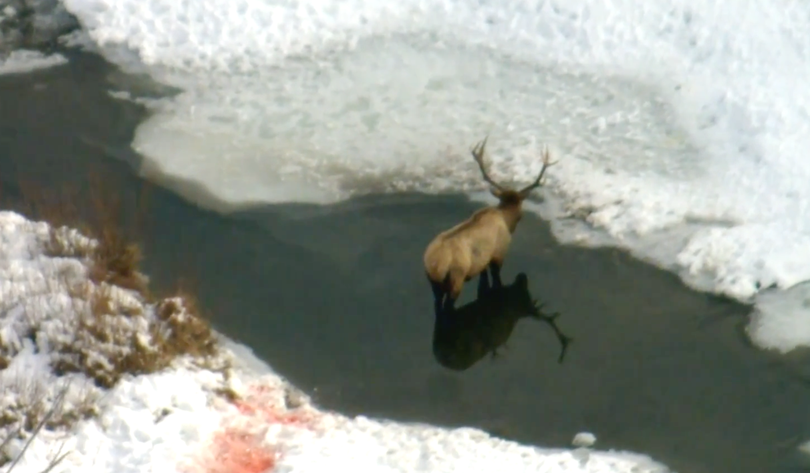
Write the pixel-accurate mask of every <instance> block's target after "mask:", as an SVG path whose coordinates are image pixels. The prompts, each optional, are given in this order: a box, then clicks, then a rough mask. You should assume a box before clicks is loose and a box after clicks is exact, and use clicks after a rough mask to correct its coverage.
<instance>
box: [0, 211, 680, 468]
mask: <svg viewBox="0 0 810 473" xmlns="http://www.w3.org/2000/svg"><path fill="white" fill-rule="evenodd" d="M49 235H51V232H50V231H49V227H48V226H47V224H45V223H42V222H40V223H35V222H31V221H28V220H26V219H25V218H23V217H22V216H20V215H18V214H15V213H11V212H0V300H2V312H0V347H2V349H3V352H2V354H3V355H5V356H6V360H7V361H9V363H8V366H7V367H6V368H5V369H2V370H0V385H2V387H3V389H2V393H3V394H2V395H0V413H1V414H2V418H3V419H4V420H5V419H8V417H9V416H12V417H13V416H15V415H16V416H19V415H22V414H25V413H26V412H31V410H32V409H31V406H32V405H34V404H35V403H39V404H36V405H37V406H39V409H40V412H45V411H46V410H47V408H48V405H49V403H53V402H55V401H57V402H59V403H60V405H61V408H60V409H58V412H60V413H69V412H75V411H76V409H79V408H80V407H82V406H84V407H87V406H90V407H92V409H93V412H94V413H95V414H96V416H95V417H91V418H88V419H85V420H80V421H78V422H76V423H75V425H73V426H72V427H71V428H70V429H67V430H66V429H65V428H58V426H57V427H53V428H50V429H48V428H46V429H44V430H42V431H40V432H39V434H38V435H37V436H36V437H35V438H34V440H33V441H31V443H30V445H28V447H26V443H27V442H28V439H29V438H30V436H28V435H27V434H26V433H25V432H23V433H21V434H20V436H19V438H18V437H16V436H14V435H13V434H14V433H15V432H16V427H17V425H19V422H16V423H15V422H11V423H8V424H7V425H4V426H3V427H0V439H4V438H9V436H11V437H12V438H11V439H10V441H9V442H8V443H6V444H5V445H4V447H3V449H2V451H0V458H2V456H6V458H7V459H12V460H15V459H18V460H17V461H16V463H11V462H8V463H6V464H5V465H4V466H2V467H0V472H4V473H5V472H8V469H9V468H10V467H11V466H12V465H13V467H14V472H15V473H40V472H41V471H43V470H44V469H45V468H46V467H47V466H48V464H49V463H50V462H51V461H52V460H53V459H54V458H55V457H56V456H57V455H61V454H65V455H66V456H65V457H64V459H63V461H62V462H61V463H59V464H58V465H57V466H56V467H55V468H54V469H53V470H52V471H53V472H54V473H63V472H64V473H66V472H71V471H82V472H87V473H95V472H99V473H102V472H103V473H129V472H132V473H135V472H143V471H161V472H176V471H183V472H197V471H200V472H210V473H213V472H227V473H262V472H265V471H270V470H273V468H274V467H275V470H273V471H279V472H280V471H285V472H290V473H292V472H306V471H327V470H328V471H333V470H334V471H342V470H351V471H360V472H366V471H367V472H414V471H425V472H431V471H436V472H439V471H441V472H453V471H459V472H461V471H464V472H473V473H474V472H490V471H495V470H498V471H509V472H514V473H519V472H536V471H547V472H558V471H559V472H562V471H566V472H575V471H576V472H604V473H611V472H636V473H638V472H664V471H668V470H667V468H666V467H665V466H663V465H661V464H659V463H657V462H655V461H653V460H652V459H650V458H649V457H647V456H645V455H640V454H635V453H629V452H617V451H606V452H601V451H600V452H593V453H591V454H590V455H589V457H588V459H587V461H582V459H581V458H577V457H576V456H575V455H574V454H573V453H572V451H569V450H564V449H546V448H541V447H533V446H527V445H520V444H517V443H515V442H509V441H505V440H499V439H496V438H492V437H490V436H489V435H487V434H486V433H484V432H482V431H479V430H476V429H469V428H461V429H454V430H448V429H443V428H438V427H433V426H429V425H422V424H401V423H395V422H389V421H385V420H374V419H368V418H365V417H356V418H349V417H346V416H342V415H340V414H338V413H334V412H325V411H322V410H319V409H318V408H317V407H315V406H313V405H312V404H311V403H310V401H309V399H308V398H306V396H303V395H298V396H297V402H296V405H295V406H288V405H287V401H286V399H289V395H290V392H294V391H295V388H293V387H292V386H290V385H289V384H288V383H287V382H286V381H285V380H283V379H282V378H281V377H279V376H278V375H276V374H274V373H273V372H272V370H271V369H270V367H269V366H267V365H265V364H263V363H261V362H260V361H258V360H257V359H256V358H255V356H253V355H252V353H251V352H250V351H249V350H248V349H247V348H246V347H244V346H240V345H236V344H234V343H233V342H230V341H228V340H224V341H223V343H222V353H223V355H222V356H223V357H225V358H226V359H229V360H230V361H231V363H232V366H233V367H232V369H231V377H230V380H229V381H228V386H229V387H230V389H232V390H233V391H234V392H236V393H238V394H239V395H240V396H241V398H240V400H238V401H236V402H233V403H232V402H228V401H226V400H225V398H224V397H222V396H217V395H215V394H214V391H215V389H217V388H221V387H223V384H222V383H223V381H222V375H221V373H216V372H212V371H208V370H206V369H203V368H199V367H195V366H193V365H192V364H191V363H189V362H188V361H184V360H182V359H181V360H179V361H178V363H176V364H175V365H173V366H172V367H171V368H168V369H166V370H163V371H160V372H157V373H154V374H148V375H140V376H127V377H124V378H122V379H121V380H120V381H119V382H118V383H117V384H116V385H115V386H114V387H113V388H112V389H110V390H104V389H101V388H99V387H97V386H95V385H93V384H91V383H90V381H89V380H88V379H87V378H85V377H84V376H83V375H81V374H72V375H66V376H61V377H57V376H56V375H55V374H54V372H53V370H52V368H51V362H52V360H53V357H54V356H55V355H54V353H52V352H50V351H49V349H48V347H49V346H51V345H52V344H58V342H59V340H60V339H62V338H64V337H68V336H70V334H71V330H74V331H75V328H71V327H72V324H74V322H73V321H74V320H77V319H79V318H80V317H81V314H80V313H77V311H76V310H80V305H77V304H72V303H69V302H68V301H67V299H68V298H69V296H70V292H69V289H68V285H69V283H70V282H73V283H77V282H78V281H79V280H81V279H82V278H86V271H85V270H84V269H83V268H84V264H83V262H82V260H81V259H80V258H74V257H64V256H48V255H46V254H44V253H43V249H44V248H45V246H44V242H45V241H46V240H47V239H48V238H49ZM63 235H66V236H65V238H67V239H70V240H71V241H72V242H73V243H74V244H75V245H76V246H77V247H87V246H88V245H91V246H92V244H94V242H92V241H90V240H87V239H82V237H81V236H80V235H78V234H77V233H76V232H75V231H73V232H71V231H64V232H63ZM66 281H67V282H66ZM85 282H86V283H87V284H89V285H92V283H91V282H90V281H89V280H86V279H85ZM112 294H113V298H114V299H115V300H116V301H117V302H116V303H117V304H120V305H123V304H130V305H131V304H135V303H139V304H141V307H140V309H141V312H143V313H145V314H149V313H150V311H152V310H154V307H152V306H150V305H148V304H145V303H143V302H142V301H141V300H140V299H138V298H137V297H136V295H134V294H133V293H131V292H128V291H125V290H121V291H120V292H113V293H112ZM127 297H128V298H127ZM77 308H79V309H77ZM118 318H119V319H125V318H132V316H123V315H121V316H118ZM139 329H143V330H145V329H144V328H143V327H140V328H139ZM32 333H36V336H35V337H34V338H35V340H32ZM87 349H88V350H91V349H92V347H89V346H88V347H87ZM103 351H104V350H103V349H99V355H98V358H99V359H103V358H104V356H103ZM65 388H66V389H67V391H66V394H65V395H64V397H63V398H62V397H59V393H61V392H63V391H62V390H63V389H65ZM57 398H58V399H57ZM58 415H59V414H57V416H58ZM4 423H5V422H4ZM23 452H24V454H23V455H22V456H21V457H20V454H21V453H23ZM18 457H19V458H18Z"/></svg>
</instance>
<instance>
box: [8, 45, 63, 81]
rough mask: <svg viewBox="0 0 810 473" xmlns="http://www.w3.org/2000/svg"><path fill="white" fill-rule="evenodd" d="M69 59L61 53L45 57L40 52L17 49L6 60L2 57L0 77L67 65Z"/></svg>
mask: <svg viewBox="0 0 810 473" xmlns="http://www.w3.org/2000/svg"><path fill="white" fill-rule="evenodd" d="M67 62H68V61H67V58H65V57H64V56H62V55H61V54H59V53H54V54H48V55H45V54H43V53H41V52H39V51H32V50H27V49H17V50H15V51H12V52H11V53H9V55H8V56H6V57H5V58H2V57H0V75H3V74H22V73H25V72H31V71H35V70H38V69H47V68H49V67H54V66H61V65H62V64H67Z"/></svg>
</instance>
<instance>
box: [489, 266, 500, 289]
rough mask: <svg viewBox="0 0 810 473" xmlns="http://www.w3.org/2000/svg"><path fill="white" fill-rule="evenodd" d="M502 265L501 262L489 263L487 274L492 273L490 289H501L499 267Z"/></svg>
mask: <svg viewBox="0 0 810 473" xmlns="http://www.w3.org/2000/svg"><path fill="white" fill-rule="evenodd" d="M502 264H503V262H502V261H496V260H492V261H490V262H489V272H491V273H492V287H493V288H495V289H500V288H502V287H503V283H502V282H501V265H502Z"/></svg>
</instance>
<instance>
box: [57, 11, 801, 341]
mask: <svg viewBox="0 0 810 473" xmlns="http://www.w3.org/2000/svg"><path fill="white" fill-rule="evenodd" d="M64 4H65V6H66V8H67V9H68V10H69V11H70V12H71V13H73V14H75V15H76V16H77V17H78V18H79V20H80V22H81V23H82V25H83V28H84V31H85V33H86V34H87V35H88V36H89V37H90V38H91V39H92V41H94V44H95V45H96V46H98V47H99V48H100V51H102V53H103V54H105V56H106V57H107V58H108V59H110V60H111V61H113V62H116V63H117V64H119V65H121V66H122V67H124V68H125V69H127V70H130V71H136V72H147V73H149V74H150V75H151V76H152V77H153V78H154V79H156V80H158V81H159V82H163V83H166V84H170V85H173V86H177V87H179V88H181V89H182V90H183V92H182V93H181V94H179V95H176V96H173V97H171V98H164V99H160V100H155V101H153V102H152V103H151V107H152V108H153V111H154V114H153V115H152V116H151V117H150V118H149V119H147V120H146V121H145V122H144V123H142V124H141V126H140V127H139V128H138V130H137V133H136V135H135V138H134V141H133V146H134V147H135V149H136V150H138V151H139V152H140V153H142V154H143V155H145V157H146V159H145V162H144V164H143V168H142V169H141V170H140V172H141V173H142V174H143V175H144V176H146V177H148V178H150V179H152V180H155V181H157V182H159V183H161V184H164V185H166V186H168V187H171V188H173V189H175V190H176V191H177V192H179V193H181V194H182V195H184V196H185V197H186V198H188V199H190V200H194V201H197V202H198V203H201V204H203V205H206V206H208V207H210V208H213V209H216V210H219V211H224V212H227V211H232V210H235V209H239V208H242V207H245V206H249V205H254V204H260V203H273V202H283V201H309V202H317V203H329V202H335V201H338V200H341V199H345V198H348V197H350V196H351V195H354V194H357V193H364V192H369V191H396V190H420V191H424V192H443V191H470V192H472V191H477V190H480V189H482V183H481V180H480V178H479V177H478V175H477V170H476V168H475V166H474V165H473V164H472V161H471V159H470V158H469V154H468V148H469V146H470V145H472V144H473V143H474V142H475V141H477V140H479V139H480V138H482V137H483V135H484V134H485V133H490V135H491V139H490V147H491V149H490V151H491V153H490V155H491V159H492V160H493V161H494V166H493V168H494V170H493V173H494V174H495V175H496V176H498V177H501V178H504V179H508V180H513V181H520V182H521V183H523V182H527V181H528V180H529V179H530V178H531V176H532V175H533V174H534V173H535V172H536V171H537V169H538V168H539V166H540V163H539V157H538V156H539V149H540V146H541V145H542V144H549V145H550V146H551V147H552V151H553V154H554V155H556V156H555V158H561V159H560V163H559V165H558V166H555V169H554V172H552V173H550V175H549V184H548V188H547V189H546V191H545V195H546V197H547V202H546V203H545V204H543V205H540V206H538V207H539V209H540V211H541V212H545V214H546V216H549V217H552V218H557V217H562V216H566V215H574V216H578V217H581V218H583V219H585V221H586V222H587V223H588V226H581V227H579V228H578V230H577V232H576V234H575V235H574V236H575V238H574V239H568V240H566V237H568V236H571V232H569V231H568V230H566V229H565V228H562V229H561V227H563V225H561V224H558V223H557V224H555V229H556V230H557V235H558V237H559V238H561V239H563V241H567V242H574V241H576V242H579V243H584V244H588V243H590V244H612V245H618V246H623V247H628V248H630V249H631V250H632V251H635V252H636V254H639V255H644V256H646V257H649V258H650V259H651V260H652V261H654V262H656V263H657V264H659V265H661V266H663V267H665V268H668V269H670V270H672V271H675V272H677V273H678V274H680V275H681V277H682V278H683V280H684V281H685V282H686V283H687V284H689V285H691V286H693V287H695V288H697V289H701V290H707V291H713V292H716V293H719V294H724V295H727V296H729V297H732V298H736V299H738V300H741V301H745V302H752V303H755V304H757V310H758V313H759V314H760V316H761V318H763V319H769V318H771V319H773V320H771V321H769V322H765V321H763V322H762V323H763V324H765V325H768V326H770V328H769V329H768V330H759V331H758V334H759V335H757V336H756V337H752V338H753V339H754V340H755V341H756V342H757V343H758V344H759V345H760V346H762V347H765V348H776V349H779V350H782V351H789V350H791V349H793V348H796V347H798V346H802V345H810V334H807V335H806V336H802V337H798V336H792V335H791V334H790V333H789V330H790V329H791V328H792V327H793V326H796V325H798V322H797V321H799V320H806V319H807V318H810V308H807V307H804V304H803V299H796V298H795V297H794V296H792V295H791V294H792V293H791V292H789V291H786V290H787V289H789V288H791V287H794V286H795V285H797V284H798V283H800V282H803V281H808V280H810V218H807V217H808V211H809V209H808V205H810V187H809V186H807V185H806V183H807V182H808V181H810V161H808V160H807V159H805V156H806V155H807V152H808V151H810V133H808V130H810V91H808V90H807V88H806V87H803V84H804V81H805V79H806V77H808V76H809V75H810V60H808V59H810V57H808V56H809V55H810V30H808V29H807V28H805V27H804V25H805V24H806V21H807V19H808V18H810V4H807V2H802V1H800V0H778V1H777V0H751V1H748V2H737V1H734V0H720V1H716V2H703V1H699V0H666V1H662V2H641V1H637V0H609V1H605V2H595V1H589V0H566V1H564V2H563V1H560V0H507V1H501V0H498V1H494V0H481V1H477V2H471V1H466V0H405V1H402V2H377V1H373V0H352V1H343V0H341V1H337V0H319V1H313V0H297V1H293V0H277V1H269V0H237V1H232V0H200V1H195V2H178V1H174V0H148V1H142V0H116V1H113V0H64ZM189 183H191V184H194V185H189ZM662 241H664V242H666V243H667V244H668V245H672V244H677V245H678V246H676V247H674V248H673V247H671V246H667V245H659V244H658V243H659V242H662ZM773 293H776V294H777V295H774V296H771V295H769V294H773ZM771 297H777V298H781V302H780V303H779V304H772V303H765V302H763V303H760V300H761V298H771ZM776 307H778V308H779V311H777V312H773V311H772V309H773V308H776ZM785 310H789V311H790V313H784V312H783V311H785ZM779 321H792V322H786V323H784V324H782V325H779ZM749 329H750V330H751V331H752V332H753V331H756V329H755V328H754V327H753V326H752V327H749Z"/></svg>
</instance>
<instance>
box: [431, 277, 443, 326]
mask: <svg viewBox="0 0 810 473" xmlns="http://www.w3.org/2000/svg"><path fill="white" fill-rule="evenodd" d="M429 281H430V288H431V289H432V290H433V314H434V315H435V316H436V317H438V316H439V315H441V312H442V302H443V299H444V296H445V293H444V288H443V287H442V284H441V283H437V282H435V281H432V280H429Z"/></svg>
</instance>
